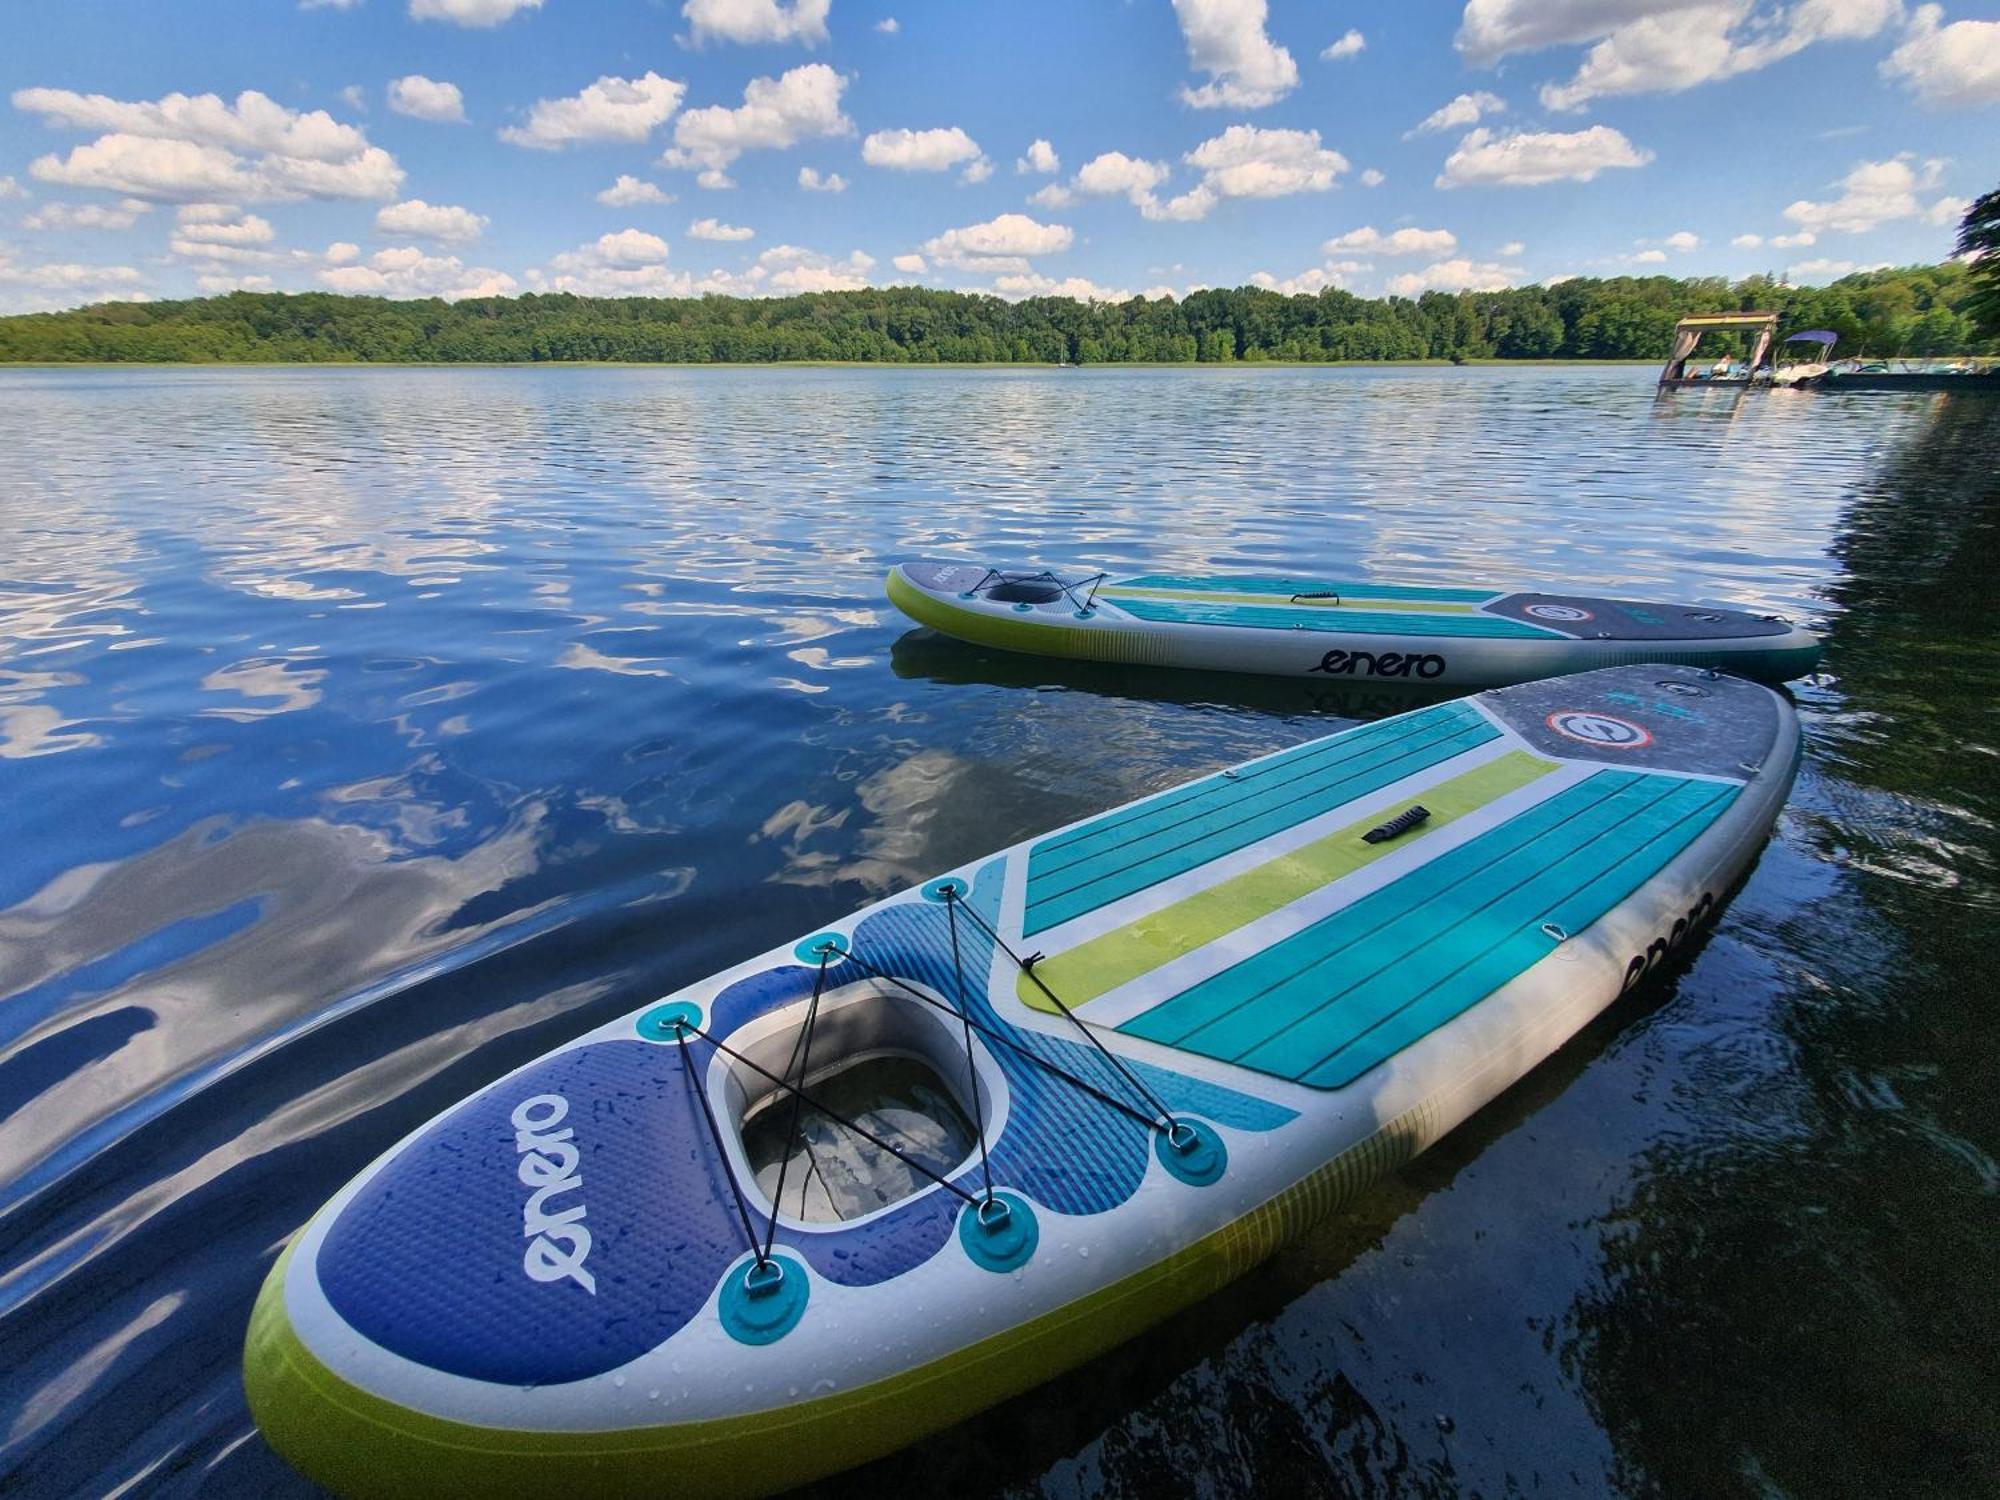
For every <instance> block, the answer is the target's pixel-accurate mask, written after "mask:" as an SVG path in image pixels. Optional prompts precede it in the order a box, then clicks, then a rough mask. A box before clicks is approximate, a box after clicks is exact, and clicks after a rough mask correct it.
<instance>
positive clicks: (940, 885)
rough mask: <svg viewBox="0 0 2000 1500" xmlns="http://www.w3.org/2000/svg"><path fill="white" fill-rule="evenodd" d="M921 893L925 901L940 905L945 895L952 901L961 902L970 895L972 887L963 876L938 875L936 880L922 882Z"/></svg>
mask: <svg viewBox="0 0 2000 1500" xmlns="http://www.w3.org/2000/svg"><path fill="white" fill-rule="evenodd" d="M923 893H924V899H925V900H926V901H935V902H937V903H939V904H940V905H942V904H943V903H944V900H945V898H946V896H947V895H949V896H950V898H951V899H952V900H954V901H963V900H964V899H965V898H966V897H967V896H969V895H971V894H972V886H971V883H970V882H968V881H967V880H966V878H965V877H964V876H963V875H940V876H938V878H937V879H936V880H926V881H925V882H924V885H923Z"/></svg>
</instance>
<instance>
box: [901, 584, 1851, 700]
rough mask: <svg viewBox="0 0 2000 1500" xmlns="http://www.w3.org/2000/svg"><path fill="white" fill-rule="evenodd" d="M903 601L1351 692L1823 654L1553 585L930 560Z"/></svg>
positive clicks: (1753, 666) (1737, 626)
mask: <svg viewBox="0 0 2000 1500" xmlns="http://www.w3.org/2000/svg"><path fill="white" fill-rule="evenodd" d="M888 590H889V598H890V600H891V602H893V603H894V604H895V606H896V607H897V608H898V609H900V610H902V612H903V613H904V614H906V615H908V616H909V617H910V618H911V619H913V620H915V621H917V622H918V623H919V624H923V625H928V626H930V627H931V628H932V629H934V630H941V631H943V632H944V633H945V634H946V635H952V636H957V637H958V638H959V639H961V640H967V641H974V642H977V643H978V644H980V645H983V646H998V647H1000V648H1002V649H1004V650H1008V651H1025V652H1029V653H1032V654H1034V655H1038V656H1068V657H1078V658H1082V659H1084V660H1087V661H1111V662H1129V663H1134V664H1139V665H1146V666H1162V667H1192V668H1197V669H1201V670H1206V671H1213V672H1255V673H1262V674H1268V675H1275V676H1280V677H1303V678H1307V679H1309V680H1315V681H1332V682H1336V683H1341V682H1347V683H1363V682H1365V683H1377V682H1398V683H1415V684H1420V685H1429V686H1432V687H1461V688H1480V687H1495V686H1499V685H1501V684H1503V683H1509V682H1530V681H1533V680H1534V679H1535V678H1538V677H1556V676H1560V675H1561V674H1563V673H1565V672H1587V671H1591V670H1594V669H1596V668H1599V667H1616V666H1625V665H1628V664H1632V663H1638V662H1671V663H1675V664H1677V665H1680V666H1689V667H1713V668H1715V669H1716V670H1718V671H1723V672H1731V673H1734V674H1735V675H1736V676H1739V677H1751V678H1755V679H1756V680H1758V681H1760V682H1787V681H1789V680H1791V679H1792V678H1795V677H1803V676H1805V675H1806V673H1808V672H1810V671H1811V670H1812V669H1813V668H1814V667H1815V666H1816V665H1817V664H1818V662H1819V653H1820V645H1819V637H1818V636H1816V635H1814V634H1812V632H1810V631H1808V630H1804V629H1801V628H1800V627H1799V626H1796V625H1793V624H1792V623H1790V622H1789V621H1787V620H1782V619H1779V618H1778V617H1776V616H1775V615H1756V614H1749V613H1746V612H1745V611H1743V610H1739V609H1721V608H1712V607H1710V606H1707V605H1694V604H1658V603H1648V602H1646V601H1643V600H1637V599H1605V598H1599V597H1598V596H1596V595H1594V594H1583V593H1577V592H1574V591H1567V590H1562V589H1554V588H1552V589H1514V590H1509V589H1498V588H1492V587H1479V586H1476V585H1475V586H1469V587H1460V588H1438V587H1435V586H1430V585H1418V584H1395V583H1343V582H1338V581H1333V580H1328V579H1324V578H1303V577H1288V578H1271V577H1252V576H1243V575H1237V574H1228V573H1203V574H1181V573H1142V574H1136V575H1132V576H1123V575H1112V574H1108V573H1103V572H1097V571H1094V570H1092V569H1089V568H1025V569H1024V568H1014V569H1009V568H1000V567H988V566H986V565H985V564H982V563H976V562H971V563H969V562H949V561H945V562H940V561H932V560H922V561H917V562H906V563H899V564H897V565H896V566H895V567H893V568H891V569H890V570H889V580H888Z"/></svg>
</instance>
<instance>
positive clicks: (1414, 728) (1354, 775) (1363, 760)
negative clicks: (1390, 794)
mask: <svg viewBox="0 0 2000 1500" xmlns="http://www.w3.org/2000/svg"><path fill="white" fill-rule="evenodd" d="M1498 737H1499V730H1497V729H1496V728H1495V727H1494V726H1493V724H1492V723H1491V722H1490V721H1488V720H1487V719H1486V718H1485V717H1484V716H1483V715H1481V714H1480V713H1479V712H1478V711H1477V710H1475V709H1471V708H1467V707H1465V706H1464V705H1463V704H1448V705H1444V706H1443V707H1441V708H1439V709H1435V710H1425V711H1423V712H1421V713H1417V714H1411V715H1408V716H1405V717H1403V718H1400V719H1395V720H1391V721H1388V722H1387V723H1385V724H1384V725H1382V726H1379V727H1377V726H1371V727H1370V729H1369V730H1364V731H1357V732H1354V733H1350V734H1344V735H1336V736H1333V737H1331V738H1329V739H1326V740H1320V741H1316V742H1314V743H1313V744H1311V745H1307V746H1302V747H1301V748H1300V750H1299V751H1296V752H1292V753H1291V754H1290V755H1287V756H1283V757H1278V758H1276V759H1274V760H1271V761H1265V762H1262V763H1261V764H1259V765H1256V766H1253V767H1249V768H1247V769H1245V770H1244V771H1241V772H1239V773H1237V774H1236V775H1235V776H1233V777H1230V776H1216V777H1210V778H1208V779H1207V780H1206V781H1201V782H1196V783H1194V785H1193V786H1191V787H1188V788H1184V789H1183V792H1182V793H1179V794H1174V795H1171V796H1168V797H1163V798H1161V799H1159V800H1158V801H1157V802H1154V803H1149V804H1146V805H1145V806H1142V807H1138V808H1130V809H1127V810H1126V811H1124V812H1122V813H1115V814H1112V815H1110V816H1109V817H1107V818H1104V819H1101V820H1099V821H1098V822H1097V823H1092V824H1089V825H1086V826H1085V827H1083V828H1080V829H1074V830H1072V831H1071V832H1070V833H1068V834H1065V835H1063V836H1061V837H1060V838H1058V839H1055V840H1051V841H1050V842H1048V843H1046V844H1038V845H1037V846H1035V848H1034V849H1033V850H1032V851H1031V852H1030V854H1029V857H1028V889H1027V909H1026V911H1025V912H1024V913H1023V917H1022V924H1021V931H1022V934H1023V936H1031V935H1033V934H1034V933H1037V932H1040V931H1042V930H1043V929H1045V928H1049V927H1054V926H1056V925H1057V924H1059V923H1062V922H1067V921H1069V920H1071V919H1072V918H1074V917H1077V916H1081V915H1083V914H1084V913H1085V912H1090V911H1095V910H1096V909H1097V908H1098V907H1100V906H1107V905H1109V904H1110V903H1111V902H1113V901H1118V900H1121V899H1123V898H1124V897H1126V896H1129V895H1131V894H1132V893H1133V892H1134V891H1139V890H1144V889H1145V888H1146V887H1148V886H1151V885H1157V884H1158V883H1159V882H1161V881H1163V880H1168V879H1171V878H1173V877H1174V876H1176V875H1180V874H1184V873H1186V872H1187V871H1189V870H1192V869H1195V868H1196V867H1198V866H1200V865H1204V864H1207V863H1208V862H1209V861H1210V860H1214V859H1220V858H1221V857H1222V856H1224V855H1226V854H1232V853H1234V852H1235V851H1236V850H1238V849H1242V848H1245V847H1247V846H1249V845H1251V844H1254V843H1256V842H1257V841H1258V840H1259V839H1263V838H1268V837H1270V836H1271V835H1272V834H1275V833H1282V832H1283V831H1284V830H1285V829H1287V828H1291V827H1295V826H1296V825H1298V824H1300V823H1303V822H1305V821H1307V820H1308V819H1311V818H1315V817H1318V816H1319V815H1320V814H1322V813H1325V812H1330V811H1332V810H1333V809H1334V808H1337V807H1340V806H1341V805H1343V804H1344V803H1347V802H1351V801H1353V800H1354V799H1356V798H1357V797H1362V796H1366V795H1367V794H1368V793H1370V792H1374V791H1379V790H1380V789H1381V788H1383V787H1385V786H1389V785H1391V784H1393V783H1395V782H1397V781H1401V780H1402V779H1403V778H1404V777H1406V776H1411V775H1414V774H1415V773H1417V772H1419V771H1422V770H1425V769H1427V768H1428V767H1431V766H1434V765H1439V764H1441V763H1443V762H1444V761H1447V760H1450V759H1452V758H1453V757H1455V756H1458V755H1462V754H1464V753H1465V752H1466V751H1467V750H1471V749H1474V748H1476V747H1478V746H1480V745H1483V744H1486V743H1487V742H1489V741H1491V740H1494V739H1496V738H1498Z"/></svg>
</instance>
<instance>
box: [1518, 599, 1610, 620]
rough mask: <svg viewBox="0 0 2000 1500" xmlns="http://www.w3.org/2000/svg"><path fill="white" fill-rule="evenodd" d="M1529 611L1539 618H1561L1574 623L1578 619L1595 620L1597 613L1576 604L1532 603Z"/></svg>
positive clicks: (1528, 608)
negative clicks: (1580, 607) (1579, 607)
mask: <svg viewBox="0 0 2000 1500" xmlns="http://www.w3.org/2000/svg"><path fill="white" fill-rule="evenodd" d="M1527 613H1529V614H1531V615H1533V616H1534V617H1535V618H1536V619H1537V620H1561V621H1563V622H1564V623H1566V624H1574V623H1575V622H1576V621H1578V620H1594V619H1596V618H1597V616H1596V615H1594V614H1592V613H1591V612H1590V611H1589V610H1587V609H1578V608H1577V607H1576V606H1575V605H1574V604H1530V605H1529V606H1528V607H1527Z"/></svg>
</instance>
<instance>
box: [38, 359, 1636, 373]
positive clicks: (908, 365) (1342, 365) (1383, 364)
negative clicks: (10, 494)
mask: <svg viewBox="0 0 2000 1500" xmlns="http://www.w3.org/2000/svg"><path fill="white" fill-rule="evenodd" d="M1659 363H1660V361H1658V360H1657V359H1464V360H1452V359H1236V360H1226V361H1224V360H1215V361H1208V362H1200V361H1187V360H1168V359H1159V360H1141V359H1120V360H1093V361H1092V362H1091V363H1089V364H1086V365H1068V364H1048V363H1041V362H1038V361H1035V360H1025V359H1021V360H1013V359H964V360H947V359H926V360H893V359H740V360H723V359H699V360H669V359H494V360H471V359H466V360H448V359H216V360H197V359H158V360H151V359H18V360H11V359H0V370H1046V371H1053V370H1076V371H1086V370H1190V371H1209V372H1213V371H1243V370H1453V369H1474V368H1477V369H1551V368H1556V369H1579V370H1581V369H1633V368H1639V367H1644V368H1651V367H1653V366H1655V365H1657V364H1659Z"/></svg>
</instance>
